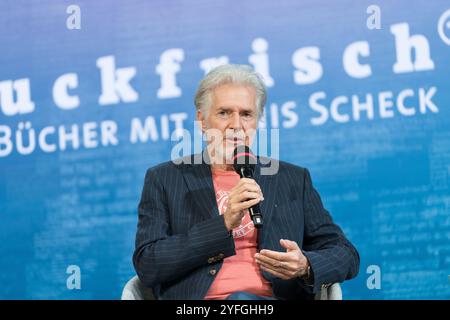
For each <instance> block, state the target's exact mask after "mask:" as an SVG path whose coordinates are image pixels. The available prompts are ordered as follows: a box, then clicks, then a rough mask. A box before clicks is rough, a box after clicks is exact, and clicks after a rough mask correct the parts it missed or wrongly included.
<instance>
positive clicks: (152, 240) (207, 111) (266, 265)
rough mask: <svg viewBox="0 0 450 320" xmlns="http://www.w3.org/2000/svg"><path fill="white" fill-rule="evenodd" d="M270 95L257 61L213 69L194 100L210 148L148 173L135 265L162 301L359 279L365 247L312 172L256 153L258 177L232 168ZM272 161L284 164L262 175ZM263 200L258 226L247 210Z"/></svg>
mask: <svg viewBox="0 0 450 320" xmlns="http://www.w3.org/2000/svg"><path fill="white" fill-rule="evenodd" d="M266 96H267V94H266V88H265V86H264V83H263V81H262V79H261V77H260V76H259V75H258V74H257V73H256V72H254V71H253V70H252V69H251V68H250V67H248V66H243V65H230V64H229V65H223V66H220V67H217V68H215V69H213V70H212V71H210V72H209V73H208V74H207V75H206V76H205V78H204V79H203V80H202V81H201V82H200V85H199V88H198V90H197V93H196V96H195V106H196V110H197V120H198V121H199V123H200V125H201V130H202V132H203V133H204V135H205V136H206V138H207V141H208V145H207V147H206V148H205V150H204V151H203V152H202V153H201V154H196V155H192V156H189V157H185V158H183V159H182V161H177V162H176V163H175V162H166V163H163V164H160V165H158V166H156V167H153V168H151V169H149V170H148V171H147V174H146V177H145V182H144V188H143V191H142V197H141V201H140V203H139V209H138V211H139V222H138V228H137V234H136V249H135V252H134V255H133V263H134V267H135V269H136V272H137V274H138V277H139V278H140V280H141V281H142V282H143V283H144V285H146V286H148V287H151V288H152V289H153V292H154V295H155V296H156V297H157V298H158V299H309V298H312V297H313V295H314V294H315V293H317V292H319V291H320V290H321V288H324V287H327V286H329V285H331V284H332V283H335V282H343V281H344V280H346V279H351V278H353V277H355V276H356V275H357V273H358V270H359V255H358V252H357V251H356V249H355V248H354V246H353V245H352V244H351V243H350V242H349V241H348V240H347V239H346V238H345V236H344V234H343V232H342V230H341V229H340V228H339V227H338V226H337V225H336V224H334V223H333V221H332V218H331V216H330V214H329V213H328V212H327V211H326V210H325V209H324V207H323V205H322V202H321V200H320V196H319V194H318V193H317V191H316V190H315V189H314V187H313V185H312V181H311V177H310V174H309V172H308V170H307V169H305V168H301V167H298V166H295V165H293V164H289V163H286V162H283V161H278V160H275V159H267V158H264V161H261V160H263V158H260V157H258V160H259V161H258V163H257V164H256V168H255V172H254V176H253V178H242V179H241V178H240V176H239V175H238V174H237V173H236V172H235V171H234V169H233V165H232V162H231V161H230V159H231V157H232V154H233V151H234V150H235V148H236V147H237V146H240V145H246V146H250V145H251V144H252V142H253V139H254V135H255V132H256V129H257V125H258V120H259V119H260V116H261V115H262V113H263V108H264V105H265V102H266ZM269 165H270V166H272V167H275V168H277V169H278V170H276V172H273V170H272V171H270V170H269V171H266V172H272V173H273V174H263V169H264V168H266V169H267V168H268V166H269ZM256 204H259V206H260V208H261V212H262V215H263V218H264V225H263V227H262V228H259V229H257V228H255V227H254V224H253V222H252V220H251V219H250V217H249V214H248V209H249V208H251V207H253V206H254V205H256Z"/></svg>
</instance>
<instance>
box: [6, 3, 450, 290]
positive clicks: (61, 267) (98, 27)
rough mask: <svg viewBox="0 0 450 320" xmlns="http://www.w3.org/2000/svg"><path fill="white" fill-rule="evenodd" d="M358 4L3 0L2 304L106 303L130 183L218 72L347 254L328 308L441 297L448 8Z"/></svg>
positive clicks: (447, 219)
mask: <svg viewBox="0 0 450 320" xmlns="http://www.w3.org/2000/svg"><path fill="white" fill-rule="evenodd" d="M372 2H373V1H349V0H340V1H317V0H315V1H312V0H311V1H309V0H308V1H294V0H291V1H273V2H272V1H270V2H269V1H256V0H254V1H253V0H252V1H245V2H244V1H236V2H230V1H210V0H202V1H151V2H150V1H143V0H142V1H139V0H134V1H114V2H112V1H109V2H107V1H81V0H78V1H76V6H71V5H72V4H73V2H71V1H40V2H39V3H37V2H32V1H16V0H15V1H8V0H6V1H5V0H2V1H1V2H0V48H1V50H0V107H1V108H0V220H1V222H0V270H1V272H0V298H2V299H13V298H25V299H45V298H49V299H116V298H119V297H120V293H121V289H122V287H123V285H124V284H125V283H126V281H127V280H128V279H129V278H130V277H132V276H133V275H134V270H133V267H132V263H131V256H132V253H133V248H134V236H135V230H136V222H137V210H136V209H137V204H138V201H139V198H140V192H141V188H142V185H143V178H144V174H145V171H146V169H147V168H148V167H150V166H153V165H155V164H157V163H160V162H162V161H166V160H169V159H170V155H171V148H172V147H173V146H174V145H175V143H176V141H171V137H170V136H171V135H172V134H173V133H175V134H176V133H177V132H179V131H176V129H177V128H178V129H181V128H185V129H188V130H189V131H190V132H191V133H193V132H194V130H196V128H195V126H194V123H193V121H194V115H195V113H194V106H193V95H194V93H195V89H196V86H197V84H198V82H199V80H200V79H201V78H202V76H203V75H204V73H205V72H206V71H207V70H208V69H209V68H210V67H211V66H213V65H216V64H219V63H224V62H227V61H228V62H232V63H245V64H251V65H253V66H254V67H255V69H257V70H258V71H259V72H261V73H262V74H263V75H264V79H265V81H266V83H267V84H268V86H269V99H268V103H267V105H266V109H267V110H266V120H265V125H266V126H267V127H270V128H278V129H279V135H280V148H279V154H274V155H273V156H276V157H279V158H280V159H282V160H285V161H289V162H292V163H295V164H298V165H301V166H304V167H307V168H309V169H310V171H311V174H312V178H313V181H314V182H315V185H316V188H317V189H318V191H319V192H320V194H321V195H322V199H323V202H324V205H325V206H326V208H327V209H329V211H330V212H331V213H332V215H333V217H334V219H335V221H336V222H337V223H338V224H340V225H341V226H342V228H343V230H344V231H345V233H346V234H347V236H348V237H349V239H350V240H351V241H352V242H353V243H354V244H355V245H356V247H357V248H358V250H359V252H360V254H361V269H360V274H359V275H358V277H357V278H356V279H354V280H351V281H348V282H346V283H344V285H343V292H344V298H346V299H395V298H400V299H412V298H415V299H448V298H450V279H449V274H450V271H449V270H450V187H449V184H450V177H449V176H450V126H449V124H450V121H449V116H450V110H449V107H450V90H449V89H450V76H449V75H450V11H449V10H450V3H449V2H448V1H420V0H415V1H407V0H401V1H395V2H394V1H381V0H380V1H377V6H376V7H373V6H371V5H372V4H373V3H372ZM73 266H75V267H73ZM73 268H75V269H73ZM77 268H79V269H77ZM73 270H75V271H73ZM78 271H79V272H78ZM77 274H78V275H80V277H79V280H80V281H79V282H78V281H74V279H78V278H73V276H74V275H77ZM74 283H78V284H80V287H79V288H78V287H75V288H74V287H73V284H74Z"/></svg>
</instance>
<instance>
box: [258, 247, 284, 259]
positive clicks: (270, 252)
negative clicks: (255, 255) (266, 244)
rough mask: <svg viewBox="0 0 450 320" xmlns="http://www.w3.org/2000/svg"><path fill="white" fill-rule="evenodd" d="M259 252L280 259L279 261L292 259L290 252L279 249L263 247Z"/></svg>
mask: <svg viewBox="0 0 450 320" xmlns="http://www.w3.org/2000/svg"><path fill="white" fill-rule="evenodd" d="M259 254H261V255H263V256H266V257H269V258H272V259H275V260H279V261H290V260H291V259H290V258H291V255H290V254H288V253H287V252H278V251H273V250H268V249H263V250H261V251H260V252H259Z"/></svg>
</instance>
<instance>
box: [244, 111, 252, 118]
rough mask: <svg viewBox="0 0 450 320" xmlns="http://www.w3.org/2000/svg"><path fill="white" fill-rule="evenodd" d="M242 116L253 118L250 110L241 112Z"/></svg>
mask: <svg viewBox="0 0 450 320" xmlns="http://www.w3.org/2000/svg"><path fill="white" fill-rule="evenodd" d="M242 117H244V118H246V119H251V118H253V113H252V112H244V113H243V114H242Z"/></svg>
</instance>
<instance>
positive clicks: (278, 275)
mask: <svg viewBox="0 0 450 320" xmlns="http://www.w3.org/2000/svg"><path fill="white" fill-rule="evenodd" d="M260 267H261V270H263V271H266V272H268V273H270V274H273V275H274V276H275V277H278V278H281V279H283V280H288V279H289V277H288V276H287V275H284V274H283V273H281V272H278V271H276V270H273V269H270V268H267V267H265V266H260Z"/></svg>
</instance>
